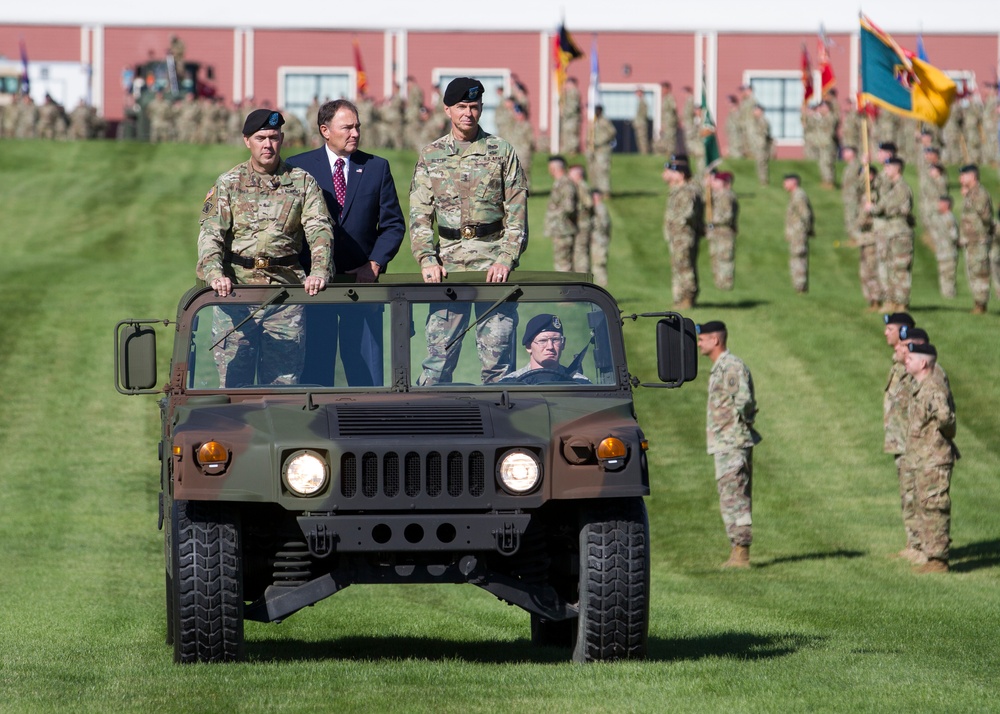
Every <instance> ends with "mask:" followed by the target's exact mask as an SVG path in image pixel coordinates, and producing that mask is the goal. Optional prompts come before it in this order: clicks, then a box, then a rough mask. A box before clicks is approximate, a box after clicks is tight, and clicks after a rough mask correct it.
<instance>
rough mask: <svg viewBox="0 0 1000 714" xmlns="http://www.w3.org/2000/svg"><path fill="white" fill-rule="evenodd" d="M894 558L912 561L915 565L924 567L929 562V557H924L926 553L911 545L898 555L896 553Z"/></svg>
mask: <svg viewBox="0 0 1000 714" xmlns="http://www.w3.org/2000/svg"><path fill="white" fill-rule="evenodd" d="M892 557H893V558H903V559H904V560H908V561H910V562H911V563H913V564H914V565H923V564H924V563H926V562H927V556H926V555H924V552H923V551H922V550H920V549H919V548H914V547H913V546H911V545H908V546H906V547H905V548H903V549H902V550H901V551H899V552H898V553H895V554H894V555H893V556H892Z"/></svg>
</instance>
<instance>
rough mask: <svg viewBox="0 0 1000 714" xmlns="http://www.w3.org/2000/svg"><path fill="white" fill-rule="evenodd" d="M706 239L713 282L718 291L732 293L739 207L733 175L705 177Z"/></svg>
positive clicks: (726, 172)
mask: <svg viewBox="0 0 1000 714" xmlns="http://www.w3.org/2000/svg"><path fill="white" fill-rule="evenodd" d="M706 184H707V186H706V189H707V190H706V193H705V196H706V201H705V227H706V230H705V235H706V238H707V239H708V251H709V255H710V256H711V258H712V279H713V280H714V281H715V287H717V288H719V290H732V289H733V278H734V276H735V273H736V259H735V252H736V233H737V230H738V229H737V221H738V219H739V212H740V205H739V201H738V200H737V199H736V193H735V192H734V191H733V175H732V174H731V173H729V172H728V171H721V172H717V173H715V172H713V173H711V174H709V175H708V176H707V177H706Z"/></svg>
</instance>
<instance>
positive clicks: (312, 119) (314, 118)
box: [306, 94, 323, 146]
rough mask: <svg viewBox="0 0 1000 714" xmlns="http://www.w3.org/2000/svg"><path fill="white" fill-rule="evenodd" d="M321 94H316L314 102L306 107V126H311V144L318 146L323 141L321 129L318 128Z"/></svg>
mask: <svg viewBox="0 0 1000 714" xmlns="http://www.w3.org/2000/svg"><path fill="white" fill-rule="evenodd" d="M319 107H320V102H319V95H316V94H314V95H313V98H312V102H310V103H309V106H308V107H306V126H307V127H309V132H310V134H309V144H310V145H311V146H317V145H319V144H320V143H322V141H323V137H322V136H321V135H320V134H319V130H318V129H316V127H317V126H319Z"/></svg>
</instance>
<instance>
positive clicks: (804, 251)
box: [788, 237, 809, 293]
mask: <svg viewBox="0 0 1000 714" xmlns="http://www.w3.org/2000/svg"><path fill="white" fill-rule="evenodd" d="M788 272H789V273H791V276H792V287H793V288H795V291H796V292H800V293H805V292H809V239H808V238H805V237H801V238H799V237H796V238H791V239H789V241H788Z"/></svg>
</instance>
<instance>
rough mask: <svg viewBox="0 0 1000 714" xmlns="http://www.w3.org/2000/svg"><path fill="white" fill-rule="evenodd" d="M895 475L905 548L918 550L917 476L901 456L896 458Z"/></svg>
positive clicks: (919, 547)
mask: <svg viewBox="0 0 1000 714" xmlns="http://www.w3.org/2000/svg"><path fill="white" fill-rule="evenodd" d="M896 475H897V476H898V477H899V503H900V506H901V508H902V511H903V530H904V531H906V547H907V548H911V549H913V550H920V549H921V546H920V521H919V520H918V518H917V474H916V472H915V471H914V470H913V469H911V468H908V467H907V465H906V463H905V460H904V459H903V456H902V455H897V456H896Z"/></svg>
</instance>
